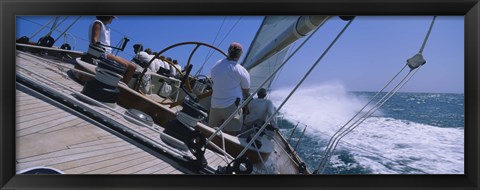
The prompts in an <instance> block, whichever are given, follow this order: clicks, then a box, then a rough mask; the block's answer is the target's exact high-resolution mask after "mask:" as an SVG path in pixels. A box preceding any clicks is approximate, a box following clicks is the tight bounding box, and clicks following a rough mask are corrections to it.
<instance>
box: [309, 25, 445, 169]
mask: <svg viewBox="0 0 480 190" xmlns="http://www.w3.org/2000/svg"><path fill="white" fill-rule="evenodd" d="M435 18H436V16H434V17H433V20H432V22H431V24H430V27H429V30H428V32H427V34H426V36H425V39H424V41H423V44H422V47H421V48H420V51H419V53H420V54H421V53H422V51H423V49H424V48H425V44H426V43H427V41H428V37H429V36H430V32H431V31H432V28H433V25H434V23H435ZM407 65H408V64H407ZM402 70H403V69H402ZM412 70H414V69H411V70H410V72H409V73H408V74H407V76H405V78H404V79H403V80H402V81H401V82H400V83H399V84H398V85H397V86H396V87H395V89H393V90H392V91H394V90H395V91H394V92H393V94H386V95H385V96H384V97H383V98H382V99H381V100H380V101H378V102H377V104H376V105H375V106H376V107H374V108H372V109H371V110H370V111H372V110H374V111H373V112H375V111H376V110H377V109H378V108H379V107H380V106H382V105H383V104H384V103H385V102H386V101H387V100H388V99H390V98H391V97H392V96H393V95H394V94H395V93H396V92H397V91H398V90H399V89H400V88H401V87H403V85H405V83H406V82H408V81H409V80H410V79H411V77H413V75H414V74H415V73H416V72H417V71H418V70H416V69H415V72H414V73H413V74H412V75H410V73H411V71H412ZM409 75H410V77H409V78H408V79H407V81H405V79H406V78H407V77H408V76H409ZM404 81H405V82H404ZM402 83H403V84H402ZM399 85H401V86H399ZM392 91H390V92H389V93H391V92H392ZM387 96H388V98H387V99H386V100H384V98H385V97H387ZM382 101H383V102H382ZM370 111H369V112H368V113H366V114H365V115H364V116H363V117H361V118H359V119H358V120H357V121H356V122H355V123H354V124H352V125H351V126H350V127H348V128H347V130H346V131H343V132H342V134H341V137H339V138H338V140H337V139H335V141H334V143H333V145H332V146H330V147H328V150H326V151H325V152H326V153H325V154H324V159H322V161H321V163H320V164H319V166H318V168H317V170H316V172H318V169H320V167H321V168H322V172H323V170H324V169H325V167H326V162H327V161H328V160H329V159H330V157H331V155H330V154H331V152H332V151H333V150H334V149H335V147H336V146H337V144H338V142H339V141H340V139H341V138H343V137H344V136H345V135H346V134H347V133H350V132H351V131H352V130H353V129H354V128H356V127H357V126H358V125H359V124H360V123H361V122H363V121H365V120H366V117H369V116H370V115H371V114H373V112H370ZM352 119H353V118H352ZM359 121H360V123H358V122H359ZM357 123H358V124H357ZM341 130H342V129H341ZM337 132H338V131H337ZM332 138H333V137H332ZM335 138H337V137H335ZM329 145H330V142H329ZM332 147H333V149H332Z"/></svg>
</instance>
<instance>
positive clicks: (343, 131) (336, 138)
mask: <svg viewBox="0 0 480 190" xmlns="http://www.w3.org/2000/svg"><path fill="white" fill-rule="evenodd" d="M435 19H436V16H434V17H433V20H432V22H431V24H430V28H429V30H428V32H427V35H426V36H425V39H424V41H423V44H422V46H421V48H420V50H419V53H417V54H416V55H414V56H413V57H412V58H410V59H408V60H407V64H406V65H405V66H404V67H403V68H402V69H401V70H400V72H399V73H397V75H395V76H394V77H393V78H392V80H390V82H388V83H387V84H386V85H385V86H384V87H383V88H382V90H380V91H379V92H378V93H377V94H375V96H374V97H373V98H372V99H371V100H370V101H369V102H368V103H367V104H366V105H365V106H364V107H363V108H362V109H361V110H360V111H359V112H358V113H357V114H356V115H355V116H353V118H352V119H350V120H349V121H348V122H347V123H346V124H345V125H343V126H342V127H341V128H340V129H339V130H338V131H337V132H336V133H335V134H334V135H333V136H332V138H330V140H329V142H328V145H327V147H326V148H325V152H324V156H323V158H322V160H321V161H320V163H319V165H318V167H317V169H316V170H315V171H314V173H319V172H320V173H323V171H324V170H325V168H326V164H327V162H328V161H329V160H330V157H331V156H332V152H333V151H334V150H335V148H336V147H337V145H338V143H339V142H340V140H341V139H342V138H343V137H344V136H345V135H347V134H348V133H350V132H351V131H352V130H353V129H355V128H356V127H358V126H359V125H360V124H361V123H362V122H363V121H365V120H366V119H367V118H368V117H370V116H371V115H372V114H373V113H374V112H375V111H377V110H378V109H379V108H380V107H381V106H382V105H383V104H384V103H385V102H386V101H388V100H389V99H390V98H391V97H392V96H393V95H395V93H397V92H398V90H399V89H400V88H402V87H403V86H404V85H405V84H406V83H407V82H408V81H409V80H410V79H411V78H412V77H413V75H415V73H416V72H417V71H418V69H419V67H420V66H422V65H424V64H425V63H426V61H425V59H424V58H423V56H422V52H423V49H424V48H425V45H426V43H427V41H428V37H429V36H430V33H431V31H432V28H433V25H434V23H435ZM407 65H408V66H409V67H410V71H409V72H408V73H407V75H406V76H405V77H404V78H403V79H402V80H401V81H400V83H398V84H397V85H396V86H395V87H394V88H393V89H392V90H391V91H389V92H388V93H387V94H385V95H384V96H383V97H382V98H381V99H380V100H379V101H377V103H376V104H375V106H374V107H372V108H371V109H370V110H369V111H368V112H367V113H365V114H364V115H363V116H361V117H360V118H358V119H357V120H356V121H355V122H354V123H353V124H351V125H350V126H348V127H346V126H347V125H348V124H349V123H350V122H351V121H353V119H355V118H356V117H357V116H358V115H359V114H360V113H361V112H362V111H363V110H364V109H365V108H366V107H367V106H368V105H369V104H370V103H372V102H373V100H374V99H375V98H376V96H377V95H379V94H380V93H381V92H383V90H385V88H386V87H387V86H389V85H390V84H391V82H392V81H393V80H394V79H395V78H397V76H398V75H399V74H400V73H401V72H402V71H403V70H404V69H405V67H406V66H407ZM412 71H414V72H412ZM345 127H346V128H345Z"/></svg>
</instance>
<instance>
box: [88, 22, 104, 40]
mask: <svg viewBox="0 0 480 190" xmlns="http://www.w3.org/2000/svg"><path fill="white" fill-rule="evenodd" d="M101 28H102V26H101V25H100V23H98V22H95V24H93V27H92V31H91V32H92V39H90V43H91V44H96V43H97V42H98V38H99V37H100V30H101Z"/></svg>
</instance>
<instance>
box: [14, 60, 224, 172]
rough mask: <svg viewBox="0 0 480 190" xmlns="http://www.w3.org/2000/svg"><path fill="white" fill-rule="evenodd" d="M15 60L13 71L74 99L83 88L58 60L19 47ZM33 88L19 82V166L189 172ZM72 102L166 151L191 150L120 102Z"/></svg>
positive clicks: (211, 156)
mask: <svg viewBox="0 0 480 190" xmlns="http://www.w3.org/2000/svg"><path fill="white" fill-rule="evenodd" d="M55 62H56V63H55ZM16 65H17V69H16V72H17V74H22V75H23V76H26V77H28V78H30V79H31V80H33V81H38V82H39V83H40V84H42V85H44V86H46V87H48V88H51V89H54V90H55V91H56V92H58V93H60V94H61V96H64V97H66V99H67V100H71V101H72V100H76V98H75V97H74V96H73V94H74V93H75V92H77V93H78V92H80V91H81V90H82V88H83V86H82V85H80V84H78V83H77V82H75V81H74V80H72V79H71V78H70V77H69V76H68V75H67V71H68V70H69V69H71V68H73V65H72V64H68V63H64V62H62V61H61V60H58V61H52V60H50V59H49V60H43V59H42V58H41V57H37V56H34V55H29V54H25V53H22V52H18V53H17V60H16ZM32 92H33V91H32V90H30V89H29V88H28V87H20V85H17V90H16V126H15V127H16V147H17V149H16V150H17V151H16V161H17V168H16V170H17V172H18V171H21V170H24V169H27V168H31V167H37V166H47V167H53V168H56V169H59V170H61V171H63V172H65V173H67V174H183V173H192V172H191V171H190V170H189V169H188V168H185V167H184V166H183V165H181V164H178V163H177V162H176V161H174V160H172V159H170V158H169V157H166V156H164V155H162V154H159V153H157V152H155V151H152V150H151V149H148V148H145V147H143V146H142V145H139V143H136V142H134V141H133V140H132V139H129V138H127V137H124V136H121V135H118V134H117V133H115V132H112V131H111V130H109V129H107V128H105V127H102V125H101V124H99V123H98V122H96V121H92V120H89V119H88V118H87V117H82V116H79V115H78V114H75V113H74V112H72V111H70V110H69V109H66V108H62V106H59V103H57V104H55V103H52V100H51V99H49V98H48V97H44V96H42V95H39V94H36V93H32ZM77 101H78V100H77ZM76 103H77V104H79V106H80V104H81V106H84V107H85V109H91V110H93V111H95V112H96V113H97V114H100V115H103V116H104V117H105V118H106V119H111V120H113V121H115V122H117V124H118V125H122V126H126V127H128V129H130V130H132V131H135V132H137V133H138V134H141V135H143V136H145V137H146V138H148V139H151V140H153V141H154V142H155V143H157V144H158V145H159V146H160V147H163V148H165V149H168V150H169V151H170V152H174V153H177V154H179V155H182V156H192V155H191V154H190V153H189V152H182V151H179V150H176V149H173V148H172V147H169V146H168V145H166V144H165V143H164V142H162V141H161V139H160V135H159V133H160V132H161V131H162V130H163V128H161V127H159V126H157V125H156V124H154V126H153V127H151V128H147V127H145V126H139V125H136V124H134V123H131V122H130V121H128V120H126V119H125V118H124V115H123V114H122V113H124V112H125V111H126V109H124V108H123V107H120V106H116V107H115V108H109V107H107V106H99V105H90V104H86V103H81V102H80V101H78V102H76ZM205 158H206V159H207V162H208V164H209V166H210V167H212V168H216V167H217V166H218V165H226V163H225V161H224V160H223V159H222V156H221V155H218V154H216V153H213V152H211V151H209V150H207V151H206V152H205Z"/></svg>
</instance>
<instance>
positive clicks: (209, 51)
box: [195, 16, 227, 76]
mask: <svg viewBox="0 0 480 190" xmlns="http://www.w3.org/2000/svg"><path fill="white" fill-rule="evenodd" d="M226 19H227V17H226V16H225V17H223V21H222V24H221V25H220V28H219V29H218V30H217V34H216V35H215V38H214V39H213V43H212V45H215V42H216V41H217V39H218V36H219V35H220V31H221V30H222V28H223V25H224V24H225V20H226ZM211 53H212V49H209V50H208V53H207V55H205V60H204V61H203V64H202V66H201V67H200V69H198V71H197V73H195V76H198V75H199V74H200V72H202V69H203V66H204V65H205V63H206V62H207V61H208V56H209V55H210V54H211Z"/></svg>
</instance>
